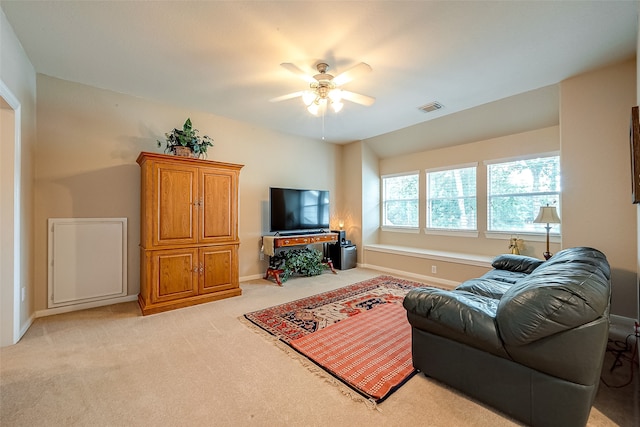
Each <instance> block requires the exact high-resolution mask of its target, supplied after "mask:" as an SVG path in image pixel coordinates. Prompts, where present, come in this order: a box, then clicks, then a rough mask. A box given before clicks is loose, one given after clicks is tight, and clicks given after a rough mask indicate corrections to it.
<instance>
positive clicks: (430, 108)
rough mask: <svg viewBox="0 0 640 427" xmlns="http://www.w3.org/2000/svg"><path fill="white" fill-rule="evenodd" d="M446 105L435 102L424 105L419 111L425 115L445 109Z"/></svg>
mask: <svg viewBox="0 0 640 427" xmlns="http://www.w3.org/2000/svg"><path fill="white" fill-rule="evenodd" d="M443 107H444V105H442V104H440V103H439V102H436V101H433V102H430V103H428V104H425V105H423V106H422V107H418V109H419V110H420V111H422V112H424V113H430V112H432V111H436V110H439V109H441V108H443Z"/></svg>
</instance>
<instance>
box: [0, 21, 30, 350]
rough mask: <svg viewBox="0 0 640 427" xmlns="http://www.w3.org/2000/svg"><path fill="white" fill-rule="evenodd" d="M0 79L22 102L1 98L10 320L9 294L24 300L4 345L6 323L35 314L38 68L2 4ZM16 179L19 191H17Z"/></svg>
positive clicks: (22, 325)
mask: <svg viewBox="0 0 640 427" xmlns="http://www.w3.org/2000/svg"><path fill="white" fill-rule="evenodd" d="M0 81H1V83H2V84H3V86H4V87H5V88H6V89H7V90H8V91H9V92H10V93H11V95H12V96H13V97H15V99H16V100H17V102H18V103H19V112H18V113H14V112H10V111H7V109H8V108H10V107H9V105H8V104H7V103H6V102H4V101H2V102H1V104H2V109H3V110H4V111H3V113H2V122H1V123H0V126H2V128H3V129H2V132H1V135H2V147H1V148H2V153H1V154H0V156H1V157H0V158H1V159H2V160H0V163H1V164H2V168H3V170H2V174H1V175H2V177H3V178H1V181H2V182H1V183H0V190H1V191H2V195H1V198H0V202H1V203H2V213H1V214H0V230H2V231H1V235H0V239H1V242H2V245H3V249H2V251H0V257H2V265H3V266H5V265H6V264H5V261H8V262H9V263H10V265H11V271H10V274H9V275H7V271H5V270H4V269H3V273H2V276H0V278H1V279H2V280H0V287H1V289H0V295H1V299H2V307H0V310H2V313H3V314H2V320H6V318H5V316H7V314H8V312H7V311H6V310H4V308H5V305H4V304H11V300H13V299H14V298H15V297H16V295H15V293H17V294H18V295H17V298H18V301H20V303H19V308H20V313H19V319H18V322H12V324H11V325H8V324H6V323H5V322H3V325H2V333H1V334H0V340H1V341H2V342H1V343H0V345H5V344H10V343H11V342H8V341H7V340H8V339H9V338H10V337H8V336H7V334H5V330H6V329H7V328H8V329H13V327H14V326H15V325H14V324H15V323H19V325H18V330H19V331H20V332H21V333H24V331H26V328H27V327H28V326H29V324H30V322H31V316H32V314H33V294H34V291H33V290H34V286H33V277H32V273H31V272H32V265H33V264H32V259H33V258H32V253H33V246H32V236H33V185H32V184H33V178H32V174H33V167H32V164H33V158H32V153H33V146H34V144H35V135H36V107H35V104H36V74H35V71H34V69H33V66H32V65H31V62H30V61H29V58H28V57H27V55H26V53H25V52H24V50H23V49H22V46H21V45H20V42H19V41H18V39H17V38H16V36H15V33H14V32H13V29H12V28H11V25H10V24H9V22H8V21H7V18H6V16H5V14H4V12H2V10H0ZM15 117H19V119H20V124H19V129H11V130H9V131H8V130H7V128H8V127H15V126H14V123H13V120H14V118H15ZM14 135H18V136H19V145H18V147H17V151H15V152H14V149H13V148H12V147H11V146H8V145H10V144H11V145H13V146H15V144H14V140H13V136H14ZM7 136H9V139H11V140H10V141H7V138H6V137H7ZM5 150H6V151H5ZM7 156H8V157H9V158H7ZM16 158H17V159H19V162H18V163H17V164H16V163H15V161H14V160H15V159H16ZM7 177H9V180H7ZM16 184H17V186H18V190H19V191H18V192H17V193H14V190H15V186H16ZM8 192H9V193H8ZM7 202H8V203H9V204H11V206H10V207H9V208H8V209H9V212H11V211H14V212H15V210H14V206H13V203H14V202H15V203H16V204H17V208H18V209H17V212H18V216H17V217H12V216H13V215H12V214H11V213H9V214H7V213H8V212H7V206H5V205H6V203H7ZM16 224H17V227H18V228H19V233H18V234H19V236H18V238H17V239H16V240H19V242H18V251H19V253H14V252H13V251H11V252H7V251H8V250H9V248H10V247H11V246H13V245H12V243H13V240H14V239H13V236H8V235H6V234H5V233H7V232H13V228H14V226H15V225H16ZM14 259H17V260H18V262H17V263H14ZM14 267H15V268H14ZM8 276H11V277H10V278H9V282H13V281H14V279H15V278H16V277H17V278H18V281H19V284H18V289H13V286H12V283H7V280H6V279H7V278H8ZM21 289H24V292H25V298H24V300H22V298H21V297H20V294H21ZM9 317H11V316H9ZM0 321H1V320H0Z"/></svg>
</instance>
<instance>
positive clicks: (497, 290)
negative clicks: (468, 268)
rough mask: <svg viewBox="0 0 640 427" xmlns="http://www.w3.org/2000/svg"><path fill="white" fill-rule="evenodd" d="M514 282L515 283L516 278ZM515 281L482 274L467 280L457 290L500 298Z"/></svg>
mask: <svg viewBox="0 0 640 427" xmlns="http://www.w3.org/2000/svg"><path fill="white" fill-rule="evenodd" d="M513 283H515V279H514V282H513ZM513 283H508V282H505V281H502V280H495V279H491V278H486V277H485V276H482V277H480V278H478V279H471V280H467V281H466V282H464V283H462V284H461V285H459V286H458V287H457V288H456V289H455V290H456V291H465V292H470V293H472V294H476V295H480V296H483V297H487V298H492V299H498V300H499V299H500V298H502V295H504V293H505V292H506V291H507V290H508V289H509V288H511V286H512V285H513Z"/></svg>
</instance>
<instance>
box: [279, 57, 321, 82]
mask: <svg viewBox="0 0 640 427" xmlns="http://www.w3.org/2000/svg"><path fill="white" fill-rule="evenodd" d="M280 65H281V66H282V67H283V68H285V69H286V70H287V71H289V72H291V73H293V74H295V75H296V76H298V77H300V78H301V79H302V80H304V81H305V82H307V83H314V82H316V79H314V78H313V76H310V75H308V74H307V73H305V72H304V71H302V70H301V69H300V68H298V67H297V66H296V65H294V64H291V63H290V62H283V63H282V64H280Z"/></svg>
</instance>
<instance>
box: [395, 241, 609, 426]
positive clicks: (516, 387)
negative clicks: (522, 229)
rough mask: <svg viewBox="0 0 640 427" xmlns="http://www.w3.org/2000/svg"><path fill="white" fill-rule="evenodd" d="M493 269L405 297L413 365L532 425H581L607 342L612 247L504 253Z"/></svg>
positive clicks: (585, 419) (586, 415)
mask: <svg viewBox="0 0 640 427" xmlns="http://www.w3.org/2000/svg"><path fill="white" fill-rule="evenodd" d="M493 267H494V269H493V270H491V271H489V272H488V273H486V274H485V275H483V276H482V277H480V278H477V279H472V280H469V281H467V282H464V283H462V284H461V285H460V286H458V287H457V288H456V289H454V290H442V289H436V288H429V287H425V288H417V289H415V290H411V291H410V292H409V293H408V294H407V295H406V297H405V299H404V301H403V305H404V307H405V309H406V310H407V316H408V319H409V323H410V324H411V326H412V340H413V342H412V352H413V365H414V367H415V368H416V369H418V370H419V371H422V372H423V373H424V374H426V375H427V376H429V377H432V378H435V379H437V380H439V381H441V382H443V383H446V384H448V385H450V386H452V387H454V388H456V389H458V390H460V391H462V392H464V393H465V394H467V395H469V396H472V397H473V398H475V399H477V400H479V401H481V402H484V403H486V404H488V405H490V406H492V407H494V408H496V409H498V410H500V411H502V412H504V413H505V414H507V415H509V416H511V417H513V418H515V419H517V420H519V421H521V422H524V423H525V424H529V425H533V426H584V425H585V424H586V423H587V420H588V418H589V412H590V411H591V406H592V404H593V400H594V398H595V395H596V392H597V390H598V384H599V378H600V372H601V369H602V363H603V358H604V353H605V350H606V346H607V340H608V331H609V305H610V295H611V272H610V267H609V263H608V262H607V259H606V257H605V255H604V254H603V253H602V252H600V251H598V250H596V249H592V248H586V247H577V248H569V249H565V250H562V251H560V252H558V253H557V254H556V255H554V256H553V257H552V258H551V259H549V260H548V261H541V260H538V259H536V258H531V257H526V256H519V255H500V256H498V257H497V258H495V259H494V261H493Z"/></svg>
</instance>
